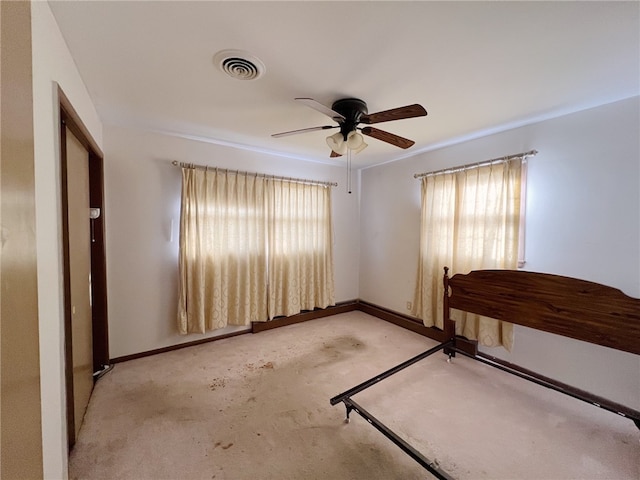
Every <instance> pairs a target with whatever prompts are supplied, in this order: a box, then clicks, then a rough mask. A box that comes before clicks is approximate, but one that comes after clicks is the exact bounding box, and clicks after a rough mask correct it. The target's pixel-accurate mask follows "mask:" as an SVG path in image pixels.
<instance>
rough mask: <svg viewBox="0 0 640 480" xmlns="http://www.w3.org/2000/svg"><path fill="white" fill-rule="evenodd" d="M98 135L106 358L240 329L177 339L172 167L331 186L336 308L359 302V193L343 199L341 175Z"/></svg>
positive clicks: (168, 141) (158, 140) (228, 152)
mask: <svg viewBox="0 0 640 480" xmlns="http://www.w3.org/2000/svg"><path fill="white" fill-rule="evenodd" d="M104 134H105V197H106V205H105V223H106V231H107V239H106V243H107V278H108V297H109V305H108V307H109V343H110V346H109V348H110V355H111V358H117V357H120V356H125V355H130V354H134V353H139V352H145V351H149V350H153V349H157V348H162V347H166V346H170V345H175V344H179V343H184V342H190V341H194V340H199V339H202V338H206V337H210V336H216V335H220V334H223V333H226V332H229V331H234V330H239V329H245V328H244V327H227V328H226V329H222V330H218V331H214V332H209V333H207V334H205V335H200V334H191V335H185V336H182V335H179V334H178V333H177V328H176V312H177V310H176V309H177V288H178V286H177V268H178V232H179V222H180V183H181V173H180V169H179V168H177V167H174V166H173V165H171V161H172V160H177V161H181V162H189V163H195V164H201V165H211V166H218V167H221V168H231V169H239V170H245V171H251V172H260V173H267V174H273V175H283V176H290V177H298V178H308V179H313V180H321V181H335V182H338V183H339V184H340V186H338V187H336V188H334V189H333V190H332V205H333V223H334V235H335V243H334V264H335V287H336V301H337V302H340V301H344V300H351V299H355V298H357V297H358V259H359V252H358V248H359V232H358V189H357V185H354V186H355V187H356V188H354V191H353V193H352V194H351V195H349V194H347V193H346V192H345V188H344V179H345V176H346V170H345V169H344V168H343V167H337V166H334V165H324V164H319V163H309V162H300V161H299V160H295V159H290V158H283V157H275V156H270V155H266V154H263V153H257V152H252V151H247V150H240V149H236V148H231V147H227V146H221V145H215V144H212V143H205V142H201V141H196V140H191V139H185V138H179V137H174V136H168V135H163V134H158V133H151V132H145V131H140V130H133V129H127V128H119V127H105V133H104ZM172 225H173V230H172ZM172 239H173V241H171V240H172Z"/></svg>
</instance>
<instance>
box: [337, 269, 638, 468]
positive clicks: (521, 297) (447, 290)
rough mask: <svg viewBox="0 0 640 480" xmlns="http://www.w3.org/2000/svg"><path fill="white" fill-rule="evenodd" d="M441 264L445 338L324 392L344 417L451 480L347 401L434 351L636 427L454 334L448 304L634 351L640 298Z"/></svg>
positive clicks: (573, 282)
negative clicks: (456, 270)
mask: <svg viewBox="0 0 640 480" xmlns="http://www.w3.org/2000/svg"><path fill="white" fill-rule="evenodd" d="M448 272H449V269H448V268H447V267H444V278H443V282H444V297H443V301H444V308H443V316H444V318H443V320H444V324H443V325H444V332H445V335H446V338H448V340H446V341H445V342H443V343H441V344H439V345H437V346H435V347H433V348H431V349H429V350H427V351H425V352H423V353H421V354H419V355H416V356H415V357H413V358H410V359H409V360H406V361H405V362H402V363H401V364H399V365H396V366H395V367H393V368H390V369H389V370H386V371H385V372H382V373H380V374H379V375H376V376H375V377H372V378H370V379H369V380H367V381H365V382H362V383H361V384H359V385H356V386H355V387H353V388H350V389H349V390H347V391H345V392H342V393H340V394H339V395H336V396H335V397H333V398H331V400H330V403H331V405H337V404H338V403H341V402H342V403H344V405H345V407H346V420H345V421H346V422H349V417H350V414H351V412H352V411H353V412H356V413H357V414H359V415H360V416H361V417H363V418H364V419H365V420H366V421H367V422H369V423H370V424H371V425H373V427H374V428H376V430H378V431H379V432H381V433H382V434H383V435H384V436H385V437H387V438H388V439H389V440H391V441H392V442H393V443H394V444H396V445H397V446H398V447H399V448H400V449H401V450H403V451H404V452H405V453H406V454H408V455H409V456H410V457H411V458H412V459H413V460H415V461H416V462H418V463H419V464H420V465H422V467H424V468H425V469H426V470H428V471H429V472H430V473H431V474H432V475H433V476H435V477H436V478H438V479H441V480H451V479H452V478H453V477H451V476H450V475H449V474H447V473H446V472H445V471H444V470H443V469H442V468H441V467H440V465H439V464H438V462H437V461H436V460H435V459H433V460H431V459H429V458H427V457H425V456H424V455H423V454H422V453H420V452H419V451H418V450H416V449H415V448H414V447H412V446H411V445H410V444H409V443H407V442H406V441H405V440H404V439H402V438H401V437H400V436H399V435H398V434H397V433H395V432H394V431H392V430H391V429H390V428H389V427H387V426H386V425H385V424H384V423H382V422H381V421H380V420H378V419H377V418H376V417H375V416H373V415H372V414H371V413H369V412H368V411H367V410H366V409H365V408H363V407H362V406H361V405H360V404H358V403H357V402H356V401H355V400H353V398H352V397H353V396H354V395H356V394H357V393H359V392H362V391H363V390H366V389H367V388H369V387H371V386H373V385H375V384H377V383H379V382H381V381H382V380H384V379H386V378H388V377H390V376H391V375H394V374H396V373H398V372H400V371H402V370H404V369H405V368H407V367H410V366H411V365H413V364H415V363H417V362H419V361H421V360H423V359H425V358H427V357H430V356H431V355H433V354H435V353H438V352H440V351H442V352H444V353H445V354H446V355H448V356H449V358H448V359H447V361H451V358H452V357H454V356H455V355H456V354H458V353H459V354H461V355H464V356H465V357H469V358H472V359H474V360H477V361H479V362H482V363H484V364H487V365H490V366H492V367H495V368H498V369H499V370H502V371H504V372H507V373H510V374H512V375H516V376H518V377H520V378H523V379H525V380H528V381H530V382H534V383H536V384H538V385H541V386H543V387H546V388H550V389H552V390H555V391H557V392H560V393H563V394H565V395H568V396H571V397H573V398H576V399H578V400H581V401H584V402H587V403H590V404H592V405H594V406H596V407H599V408H602V409H605V410H608V411H610V412H613V413H616V414H618V415H621V416H623V417H628V418H629V419H631V420H632V421H633V422H634V423H635V425H636V426H637V427H638V428H639V429H640V412H638V411H636V410H633V409H631V408H628V407H625V406H623V405H620V404H618V403H615V402H612V401H610V400H607V399H604V398H601V397H598V396H596V395H593V394H591V393H588V392H584V391H582V390H579V389H576V388H574V387H571V386H569V385H566V384H563V383H561V382H557V381H555V380H552V379H549V378H546V377H543V376H541V375H538V374H536V373H535V372H531V371H528V370H525V369H522V368H520V367H517V366H515V365H510V364H508V363H506V362H502V361H500V360H498V359H495V358H493V357H489V356H487V355H484V354H482V353H479V352H478V348H477V342H475V341H469V340H467V339H465V338H463V337H457V336H456V335H455V323H454V321H453V320H452V319H451V317H450V309H451V308H457V309H460V310H464V311H467V312H472V313H476V314H479V315H484V316H488V317H492V318H496V319H498V320H507V321H510V322H511V323H517V324H520V325H525V326H528V327H531V328H536V329H538V330H543V331H546V332H550V333H556V334H560V335H564V336H567V337H571V338H576V339H578V340H583V341H587V342H590V343H595V344H598V345H604V346H607V347H611V348H615V349H617V350H622V351H627V352H630V353H635V354H636V355H640V299H635V298H632V297H629V296H627V295H625V294H624V293H622V292H621V291H620V290H617V289H614V288H612V287H608V286H604V285H600V284H597V283H593V282H587V281H584V280H578V279H574V278H569V277H562V276H558V275H550V274H543V273H533V272H522V271H515V270H479V271H473V272H471V273H469V274H467V275H460V274H458V275H454V276H453V277H452V278H449V276H448Z"/></svg>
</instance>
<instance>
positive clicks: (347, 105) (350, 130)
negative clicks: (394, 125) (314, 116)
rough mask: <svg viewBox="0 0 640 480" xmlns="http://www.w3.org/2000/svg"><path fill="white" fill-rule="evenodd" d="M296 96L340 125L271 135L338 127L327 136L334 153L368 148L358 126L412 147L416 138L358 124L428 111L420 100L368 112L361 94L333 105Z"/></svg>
mask: <svg viewBox="0 0 640 480" xmlns="http://www.w3.org/2000/svg"><path fill="white" fill-rule="evenodd" d="M295 100H296V101H298V102H300V103H303V104H304V105H306V106H308V107H311V108H313V109H314V110H317V111H319V112H320V113H324V114H325V115H327V116H328V117H330V118H332V119H333V120H334V121H336V122H337V123H338V125H324V126H321V127H311V128H302V129H300V130H292V131H289V132H282V133H275V134H273V135H271V136H272V137H274V138H279V137H286V136H288V135H296V134H299V133H306V132H314V131H317V130H329V129H332V128H339V129H340V131H339V132H338V133H335V134H333V135H331V136H329V137H327V144H328V145H329V147H330V148H331V155H330V156H331V157H340V156H342V155H344V154H345V153H347V152H348V151H349V150H351V151H353V152H355V153H359V152H361V151H362V150H363V149H364V148H366V146H367V144H366V143H365V142H364V139H363V138H362V135H360V134H359V133H358V132H357V131H358V130H359V131H361V132H362V133H363V134H364V135H367V136H369V137H373V138H376V139H378V140H382V141H383V142H387V143H390V144H391V145H395V146H396V147H400V148H409V147H411V146H412V145H413V144H414V143H415V142H414V141H413V140H409V139H407V138H403V137H401V136H399V135H395V134H393V133H389V132H385V131H384V130H379V129H377V128H374V127H368V126H367V127H359V126H358V125H359V124H361V123H364V124H365V125H371V124H374V123H382V122H390V121H392V120H402V119H405V118H413V117H424V116H425V115H427V111H426V110H425V109H424V107H422V105H418V104H413V105H407V106H405V107H398V108H392V109H391V110H384V111H382V112H377V113H368V110H367V104H366V103H365V102H364V101H362V100H360V99H359V98H342V99H340V100H337V101H335V102H333V104H332V105H331V108H329V107H327V106H325V105H323V104H321V103H320V102H317V101H316V100H314V99H313V98H296V99H295Z"/></svg>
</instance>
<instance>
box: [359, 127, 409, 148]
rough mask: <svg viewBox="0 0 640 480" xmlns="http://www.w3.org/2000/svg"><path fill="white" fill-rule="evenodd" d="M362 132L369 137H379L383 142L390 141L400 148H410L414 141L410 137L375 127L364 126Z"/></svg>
mask: <svg viewBox="0 0 640 480" xmlns="http://www.w3.org/2000/svg"><path fill="white" fill-rule="evenodd" d="M362 133H364V134H365V135H367V136H369V137H373V138H377V139H378V140H382V141H383V142H387V143H390V144H391V145H395V146H396V147H400V148H409V147H410V146H412V145H413V144H414V143H416V142H414V141H413V140H409V139H408V138H403V137H400V136H398V135H395V134H393V133H389V132H385V131H384V130H378V129H377V128H373V127H364V128H363V129H362Z"/></svg>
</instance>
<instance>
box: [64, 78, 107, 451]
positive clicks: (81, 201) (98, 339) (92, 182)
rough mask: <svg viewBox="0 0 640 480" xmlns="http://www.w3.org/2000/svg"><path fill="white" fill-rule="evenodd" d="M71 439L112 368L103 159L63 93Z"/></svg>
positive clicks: (66, 291)
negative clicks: (95, 389) (104, 374)
mask: <svg viewBox="0 0 640 480" xmlns="http://www.w3.org/2000/svg"><path fill="white" fill-rule="evenodd" d="M58 93H59V97H60V173H61V175H60V177H61V197H62V198H61V200H62V202H61V204H62V232H63V235H62V237H63V244H62V245H63V271H64V311H65V315H64V318H65V326H64V332H65V334H64V338H65V379H66V394H67V438H68V445H69V448H71V447H73V445H74V444H75V441H76V438H77V436H78V432H79V430H80V426H81V425H82V420H83V418H84V413H85V411H86V408H87V405H88V403H89V398H90V396H91V392H92V390H93V384H94V380H95V378H96V377H97V376H98V375H99V374H100V372H102V371H104V370H105V369H107V368H108V366H109V343H108V324H107V288H106V256H105V242H104V238H105V231H104V230H105V229H104V188H103V185H104V180H103V156H102V153H101V151H100V149H99V148H98V147H97V145H96V143H95V141H94V140H93V139H92V138H91V135H90V134H89V132H88V130H87V129H86V127H85V126H84V125H83V124H82V122H81V120H80V118H79V117H78V115H77V113H76V112H75V110H74V109H73V107H72V106H71V104H70V103H69V101H68V100H67V98H66V97H65V96H64V93H63V92H62V91H61V90H59V92H58Z"/></svg>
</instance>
